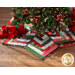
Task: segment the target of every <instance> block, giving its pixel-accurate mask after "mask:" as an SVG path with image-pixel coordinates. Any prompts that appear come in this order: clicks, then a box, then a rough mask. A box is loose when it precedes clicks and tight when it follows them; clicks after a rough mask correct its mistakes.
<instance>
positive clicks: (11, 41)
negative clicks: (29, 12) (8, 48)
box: [4, 31, 36, 47]
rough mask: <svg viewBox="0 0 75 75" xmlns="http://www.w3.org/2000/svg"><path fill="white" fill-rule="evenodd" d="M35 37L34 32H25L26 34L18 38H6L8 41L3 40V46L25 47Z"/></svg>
mask: <svg viewBox="0 0 75 75" xmlns="http://www.w3.org/2000/svg"><path fill="white" fill-rule="evenodd" d="M35 35H36V32H35V31H31V32H27V33H26V34H22V35H20V36H19V37H15V38H11V37H8V39H7V40H5V42H4V44H5V45H13V46H21V47H25V46H26V45H27V44H28V43H29V42H30V41H31V39H32V38H33V37H34V36H35Z"/></svg>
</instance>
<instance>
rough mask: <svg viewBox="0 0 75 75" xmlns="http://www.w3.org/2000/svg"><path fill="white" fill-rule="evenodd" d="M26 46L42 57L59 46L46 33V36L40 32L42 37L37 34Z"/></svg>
mask: <svg viewBox="0 0 75 75" xmlns="http://www.w3.org/2000/svg"><path fill="white" fill-rule="evenodd" d="M25 48H26V49H27V50H29V51H30V52H31V53H33V54H34V55H36V56H37V57H39V58H40V59H44V58H45V57H47V56H48V55H49V54H50V53H51V52H53V51H54V50H56V49H57V48H58V46H57V44H55V43H54V41H52V40H51V39H50V38H49V37H48V36H47V35H46V34H45V35H44V36H43V35H41V34H40V37H38V36H37V35H36V36H35V37H34V38H33V39H32V41H31V42H30V43H29V44H28V45H27V46H26V47H25Z"/></svg>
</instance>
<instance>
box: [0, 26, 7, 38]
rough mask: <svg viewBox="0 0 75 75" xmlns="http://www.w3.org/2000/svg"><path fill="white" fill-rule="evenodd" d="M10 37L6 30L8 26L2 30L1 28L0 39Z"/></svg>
mask: <svg viewBox="0 0 75 75" xmlns="http://www.w3.org/2000/svg"><path fill="white" fill-rule="evenodd" d="M7 36H8V33H7V30H6V26H2V28H0V38H4V37H7Z"/></svg>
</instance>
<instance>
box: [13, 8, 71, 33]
mask: <svg viewBox="0 0 75 75" xmlns="http://www.w3.org/2000/svg"><path fill="white" fill-rule="evenodd" d="M12 9H13V12H12V15H13V21H12V25H16V26H18V25H20V24H23V25H24V24H30V23H32V25H33V27H32V28H31V30H36V31H37V34H38V33H41V34H45V32H47V31H50V32H56V31H58V32H59V31H65V30H66V27H68V26H69V25H72V21H71V14H72V11H70V8H68V7H16V8H12Z"/></svg>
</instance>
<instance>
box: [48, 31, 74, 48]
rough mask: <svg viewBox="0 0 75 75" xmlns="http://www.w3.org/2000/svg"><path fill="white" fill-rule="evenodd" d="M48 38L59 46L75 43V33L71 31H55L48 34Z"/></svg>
mask: <svg viewBox="0 0 75 75" xmlns="http://www.w3.org/2000/svg"><path fill="white" fill-rule="evenodd" d="M48 35H49V36H50V38H51V39H52V40H53V41H54V42H55V43H56V44H58V46H59V47H68V46H72V45H75V43H74V42H75V35H74V34H73V33H72V32H71V31H67V32H62V31H61V32H60V33H58V32H56V33H55V35H53V34H49V33H48Z"/></svg>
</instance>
